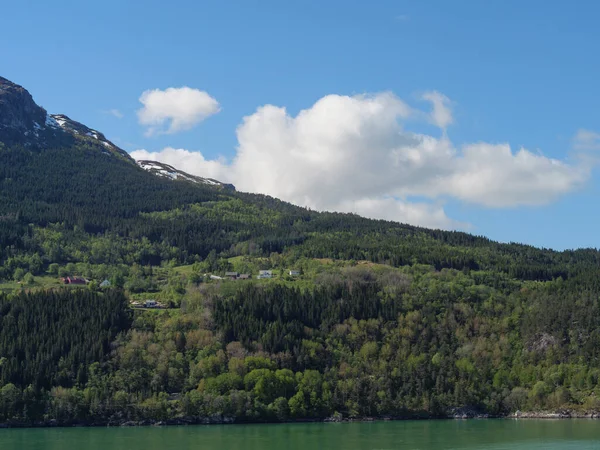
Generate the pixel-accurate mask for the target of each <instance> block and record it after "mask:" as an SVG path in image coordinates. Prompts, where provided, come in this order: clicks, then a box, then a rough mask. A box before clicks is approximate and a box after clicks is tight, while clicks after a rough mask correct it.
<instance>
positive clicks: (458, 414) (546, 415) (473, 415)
mask: <svg viewBox="0 0 600 450" xmlns="http://www.w3.org/2000/svg"><path fill="white" fill-rule="evenodd" d="M460 419H600V411H577V410H560V411H516V412H514V413H510V414H507V415H490V414H484V413H480V412H478V411H476V410H472V409H457V410H455V411H452V412H451V413H450V414H448V415H442V416H431V415H427V414H418V413H416V414H406V415H402V416H377V417H357V418H347V417H343V416H342V415H341V414H338V415H333V416H331V417H328V418H325V419H301V420H292V421H289V422H285V423H318V422H320V423H351V422H376V421H396V420H460ZM247 423H282V422H248V421H238V420H236V419H235V417H230V416H220V415H215V416H210V417H179V418H174V419H169V420H148V419H146V420H139V421H131V420H130V421H122V422H121V421H117V422H111V421H107V422H93V421H90V422H87V421H66V422H64V421H58V420H54V419H52V420H47V421H40V422H35V423H21V422H8V423H0V428H54V427H146V426H183V425H232V424H247Z"/></svg>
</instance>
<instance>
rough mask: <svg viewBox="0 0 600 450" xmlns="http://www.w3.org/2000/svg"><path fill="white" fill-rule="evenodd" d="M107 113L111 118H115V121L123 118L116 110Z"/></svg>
mask: <svg viewBox="0 0 600 450" xmlns="http://www.w3.org/2000/svg"><path fill="white" fill-rule="evenodd" d="M108 113H109V114H110V115H112V116H115V117H116V118H117V119H122V118H123V113H122V112H121V111H119V110H118V109H115V108H113V109H109V110H108Z"/></svg>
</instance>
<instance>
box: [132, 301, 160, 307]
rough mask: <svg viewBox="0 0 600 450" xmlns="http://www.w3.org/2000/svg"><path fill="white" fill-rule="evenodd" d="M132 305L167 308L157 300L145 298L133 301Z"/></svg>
mask: <svg viewBox="0 0 600 450" xmlns="http://www.w3.org/2000/svg"><path fill="white" fill-rule="evenodd" d="M131 306H133V307H134V308H151V309H165V308H166V306H165V305H163V304H162V303H161V302H158V301H156V300H144V301H143V302H138V301H133V302H131Z"/></svg>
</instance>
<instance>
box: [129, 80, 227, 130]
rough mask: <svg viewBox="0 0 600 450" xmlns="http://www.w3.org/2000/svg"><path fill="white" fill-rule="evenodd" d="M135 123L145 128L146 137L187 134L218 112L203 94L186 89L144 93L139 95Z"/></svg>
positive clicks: (214, 104)
mask: <svg viewBox="0 0 600 450" xmlns="http://www.w3.org/2000/svg"><path fill="white" fill-rule="evenodd" d="M139 100H140V103H142V105H144V106H143V107H142V108H141V109H139V110H138V112H137V114H138V120H139V123H140V124H141V125H145V126H147V127H148V128H147V130H146V135H149V136H150V135H153V134H157V133H168V134H170V133H177V132H179V131H184V130H189V129H190V128H193V127H194V126H195V125H197V124H199V123H200V122H202V121H203V120H204V119H206V118H207V117H210V116H212V115H214V114H216V113H218V112H219V111H220V106H219V102H218V101H217V100H215V99H214V98H213V97H211V96H210V95H209V94H208V93H207V92H204V91H200V90H198V89H192V88H189V87H187V86H184V87H181V88H172V87H171V88H168V89H165V90H164V91H161V90H160V89H153V90H147V91H145V92H143V93H142V95H141V97H140V99H139Z"/></svg>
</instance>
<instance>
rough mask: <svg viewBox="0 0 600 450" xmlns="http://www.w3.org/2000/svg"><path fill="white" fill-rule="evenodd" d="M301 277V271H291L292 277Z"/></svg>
mask: <svg viewBox="0 0 600 450" xmlns="http://www.w3.org/2000/svg"><path fill="white" fill-rule="evenodd" d="M299 276H300V271H299V270H290V277H299Z"/></svg>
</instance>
